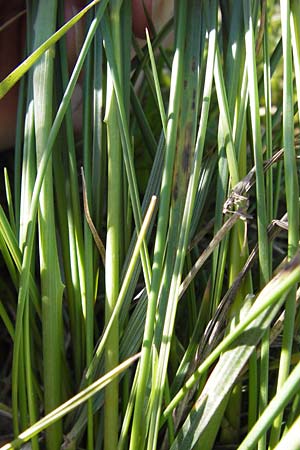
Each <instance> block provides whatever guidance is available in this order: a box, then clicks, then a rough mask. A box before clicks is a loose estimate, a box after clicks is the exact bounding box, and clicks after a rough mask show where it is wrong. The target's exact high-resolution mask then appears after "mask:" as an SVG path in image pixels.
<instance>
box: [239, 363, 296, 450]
mask: <svg viewBox="0 0 300 450" xmlns="http://www.w3.org/2000/svg"><path fill="white" fill-rule="evenodd" d="M299 380H300V364H299V363H298V364H297V366H296V367H295V368H294V369H293V371H292V372H291V374H290V375H289V377H288V378H287V379H286V380H285V382H284V383H283V384H282V386H281V389H280V391H278V392H277V394H276V395H275V397H274V398H273V399H272V400H271V401H270V403H269V404H268V406H267V408H266V409H265V410H264V412H263V414H262V415H261V417H260V418H259V419H258V421H257V422H256V424H255V425H254V427H253V428H252V430H251V431H250V433H248V435H247V436H246V438H245V439H244V440H243V442H242V443H241V445H240V446H239V447H238V450H246V449H247V450H250V449H252V448H254V447H255V445H256V443H257V441H258V439H259V438H260V437H261V436H262V434H263V433H264V432H265V431H267V429H268V428H269V427H270V426H271V425H272V421H273V420H274V419H275V417H276V415H277V414H280V413H282V412H283V410H284V408H285V406H286V405H287V404H288V402H289V401H290V400H291V399H292V398H293V397H294V395H295V394H297V392H298V389H299ZM298 431H299V430H298ZM293 433H295V431H293ZM297 436H299V435H297ZM281 442H282V443H283V442H284V439H282V440H281ZM287 442H289V439H287V440H286V441H285V443H287ZM296 442H298V438H297V439H296ZM273 448H276V449H277V448H283V447H282V445H281V444H278V445H276V447H273ZM284 448H288V449H290V448H294V447H292V446H291V447H290V446H288V447H284ZM296 448H299V447H296Z"/></svg>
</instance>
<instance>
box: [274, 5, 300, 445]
mask: <svg viewBox="0 0 300 450" xmlns="http://www.w3.org/2000/svg"><path fill="white" fill-rule="evenodd" d="M280 6H281V8H280V12H281V27H282V49H283V144H284V175H285V192H286V204H287V213H288V221H289V228H288V258H289V259H290V258H292V257H293V256H294V255H295V254H296V252H297V251H298V249H299V181H298V173H297V165H296V155H295V147H294V108H293V79H292V70H293V69H292V42H291V29H290V7H289V2H287V1H281V2H280ZM285 308H286V309H285V323H284V329H283V338H282V349H281V354H280V365H279V372H278V381H277V392H278V391H279V390H280V389H281V387H282V385H283V383H284V381H285V380H286V378H287V377H288V374H289V372H290V360H291V352H292V344H293V339H294V320H295V312H296V287H294V289H293V290H292V291H291V292H290V293H289V296H288V297H287V301H286V305H285ZM282 419H283V411H282V412H281V414H280V415H279V416H278V417H277V418H276V419H275V421H274V424H273V428H272V431H271V436H270V446H272V447H275V446H276V444H277V442H278V441H279V436H280V431H281V425H282Z"/></svg>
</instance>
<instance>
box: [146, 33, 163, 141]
mask: <svg viewBox="0 0 300 450" xmlns="http://www.w3.org/2000/svg"><path fill="white" fill-rule="evenodd" d="M146 38H147V45H148V51H149V56H150V61H151V68H152V73H153V77H154V84H155V91H156V96H157V101H158V106H159V112H160V118H161V123H162V127H163V130H164V135H165V136H166V129H167V119H166V112H165V107H164V103H163V99H162V94H161V89H160V86H159V79H158V74H157V68H156V64H155V57H154V54H153V49H152V46H151V41H150V37H149V32H148V30H146Z"/></svg>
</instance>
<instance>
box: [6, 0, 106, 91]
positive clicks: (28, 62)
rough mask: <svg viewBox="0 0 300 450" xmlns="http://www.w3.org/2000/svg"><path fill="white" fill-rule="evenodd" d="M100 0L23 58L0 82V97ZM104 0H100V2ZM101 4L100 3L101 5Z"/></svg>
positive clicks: (80, 12)
mask: <svg viewBox="0 0 300 450" xmlns="http://www.w3.org/2000/svg"><path fill="white" fill-rule="evenodd" d="M99 2H100V0H93V1H92V2H91V3H89V4H88V5H87V6H86V7H85V8H83V9H82V10H81V11H79V13H78V14H76V16H74V17H72V19H70V20H69V21H68V22H67V23H66V24H65V25H64V26H62V27H61V28H60V29H59V30H58V31H56V33H54V34H53V35H52V36H51V37H50V38H48V39H47V40H46V41H45V42H44V43H43V44H41V45H40V46H39V47H38V48H37V49H36V50H35V51H34V52H33V53H32V54H31V55H30V56H28V58H26V59H25V61H24V62H23V63H21V64H20V65H19V66H18V67H17V68H16V69H15V70H14V71H13V72H11V73H10V74H9V75H8V76H7V77H6V78H5V79H4V80H2V81H1V83H0V99H1V98H2V97H4V95H5V94H6V93H7V92H8V91H9V90H10V89H11V88H12V87H13V86H14V85H15V84H16V83H17V81H19V79H20V78H21V77H22V76H23V75H24V74H25V73H26V72H27V71H28V70H29V69H30V67H32V65H33V64H34V63H35V62H36V61H37V60H38V59H39V58H40V57H41V56H42V55H43V54H44V53H45V52H46V51H47V50H49V48H50V47H52V46H53V45H54V44H55V43H56V42H57V41H58V40H59V39H60V38H61V37H62V36H63V35H64V34H66V32H67V31H68V30H69V29H70V28H71V27H72V26H73V25H75V23H77V22H78V20H80V19H81V18H82V17H83V16H84V15H85V14H86V13H87V12H88V11H89V10H90V9H91V8H92V7H94V6H95V5H96V4H97V3H99ZM103 3H105V0H102V4H103ZM101 6H102V5H101Z"/></svg>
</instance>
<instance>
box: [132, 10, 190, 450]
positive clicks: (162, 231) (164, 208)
mask: <svg viewBox="0 0 300 450" xmlns="http://www.w3.org/2000/svg"><path fill="white" fill-rule="evenodd" d="M185 11H186V5H185V4H184V3H183V2H181V3H180V7H179V16H178V18H179V26H178V30H180V32H179V33H178V35H177V42H176V45H175V55H174V59H173V66H172V74H173V76H172V78H171V80H172V81H171V90H170V100H169V111H168V126H167V135H166V159H165V167H164V171H163V178H162V186H161V196H160V206H159V215H158V225H157V233H156V240H155V246H154V261H153V268H155V270H154V272H153V277H152V280H151V292H150V295H149V299H148V310H147V315H146V323H145V330H144V338H143V340H144V344H143V347H142V355H141V361H140V366H139V376H138V381H137V394H136V401H135V408H134V415H133V424H132V432H131V440H130V450H137V449H140V448H141V447H140V444H141V443H140V436H141V429H142V428H143V427H142V417H143V409H144V400H145V392H146V385H147V381H148V376H149V370H150V358H151V348H150V343H151V341H152V337H153V331H154V321H155V312H156V303H157V297H158V292H159V284H160V278H161V273H162V263H163V255H164V247H165V244H164V242H165V238H166V233H167V224H168V210H169V202H170V195H171V183H172V172H173V164H174V157H175V143H176V133H177V131H176V129H177V121H178V114H179V108H180V92H181V85H182V71H183V67H182V62H183V41H184V28H182V27H184V16H185Z"/></svg>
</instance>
